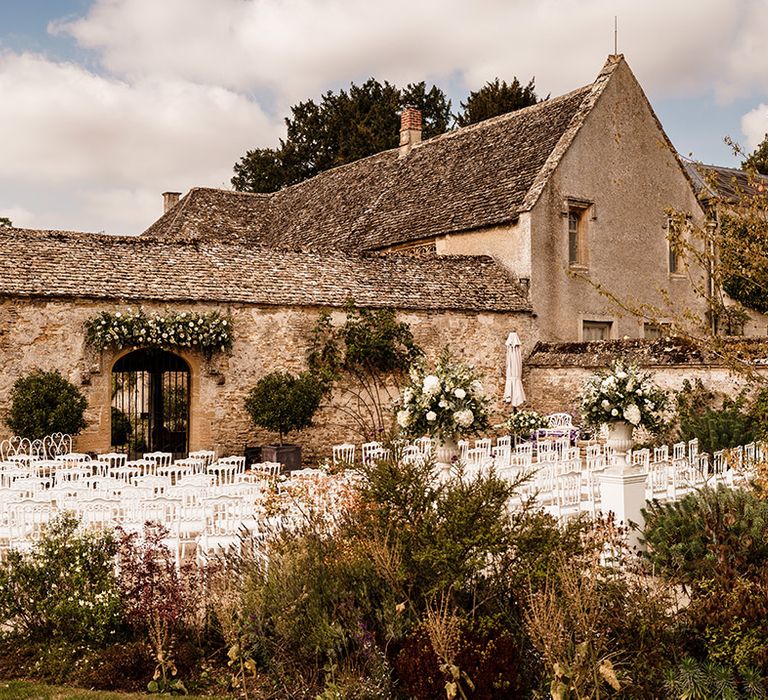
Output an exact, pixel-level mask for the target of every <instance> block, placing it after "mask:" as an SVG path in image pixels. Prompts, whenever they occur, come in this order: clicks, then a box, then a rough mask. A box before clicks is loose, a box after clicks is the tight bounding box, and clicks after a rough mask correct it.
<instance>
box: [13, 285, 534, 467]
mask: <svg viewBox="0 0 768 700" xmlns="http://www.w3.org/2000/svg"><path fill="white" fill-rule="evenodd" d="M127 308H128V307H127V305H125V304H120V303H119V302H113V301H103V300H100V301H95V300H85V299H74V300H62V299H58V300H36V299H29V300H19V299H14V300H11V299H6V300H4V301H3V302H2V303H0V350H1V351H2V358H3V371H2V374H0V406H7V405H8V394H9V391H10V389H11V387H12V385H13V382H14V381H15V380H16V379H17V378H18V377H20V376H22V375H24V374H26V373H27V372H29V371H31V370H32V369H35V368H40V369H44V370H52V369H58V370H60V371H61V373H62V374H63V375H64V376H65V377H66V378H67V379H69V380H70V381H72V382H74V383H75V384H76V385H78V386H80V387H81V389H82V391H83V393H84V394H85V396H86V397H87V399H88V410H87V413H86V419H87V421H88V427H87V428H86V429H85V430H84V431H83V433H82V434H81V435H80V436H79V437H78V438H77V443H76V444H77V449H78V450H80V451H85V452H89V451H93V452H106V451H109V449H110V444H109V443H110V406H111V404H112V395H111V391H112V382H111V372H112V367H113V366H114V364H115V362H116V361H117V360H118V359H119V358H120V357H122V356H123V355H125V354H127V353H128V352H130V349H126V350H121V351H117V352H115V351H111V350H105V351H103V352H98V351H96V350H94V349H93V348H91V347H89V346H88V345H87V344H86V342H85V330H84V324H85V322H86V321H87V320H88V319H89V318H92V317H93V316H95V315H96V314H98V313H100V312H102V311H110V312H114V311H118V310H122V311H125V310H127ZM133 308H134V309H135V308H136V306H135V305H134V306H133ZM142 308H143V309H144V310H145V311H146V312H147V313H149V314H151V313H153V312H158V313H161V314H162V313H165V312H167V311H168V310H177V311H182V310H185V311H190V312H197V313H206V312H208V311H212V310H218V311H220V312H222V313H223V314H225V315H227V316H228V317H230V318H231V320H232V324H233V328H234V334H235V336H234V344H233V349H232V353H231V355H225V354H218V355H214V357H213V358H212V359H211V360H210V361H206V360H205V359H204V358H203V357H202V355H200V354H199V353H196V352H189V351H186V350H180V351H177V354H178V355H179V356H181V357H182V358H183V359H184V360H185V361H186V362H187V363H188V365H189V367H190V370H191V384H190V435H189V444H190V449H192V450H196V449H215V450H217V452H218V453H219V454H239V453H242V449H243V447H244V445H246V444H256V445H258V444H265V443H268V442H270V441H274V439H275V436H274V435H269V434H268V433H266V432H264V431H263V430H259V429H257V428H256V427H255V426H253V424H252V423H251V420H250V418H249V417H248V415H247V414H246V412H245V409H244V399H245V396H246V394H247V393H248V391H249V390H250V388H251V387H252V386H253V385H254V384H255V383H256V382H257V381H258V379H260V378H261V377H262V376H264V375H265V374H267V373H268V372H271V371H275V370H280V371H290V372H294V373H295V372H300V371H302V370H303V369H305V368H306V353H307V349H308V345H309V337H310V333H311V330H312V329H313V327H314V326H315V324H316V322H317V319H318V316H319V314H320V312H321V310H322V308H321V307H317V306H301V307H267V306H255V305H240V304H231V305H227V306H221V305H213V304H205V303H202V304H184V305H181V304H165V303H158V302H147V303H144V304H142ZM325 310H331V311H332V318H335V319H336V320H340V319H341V318H342V317H343V312H342V311H341V310H339V309H335V310H333V309H329V308H328V307H325ZM399 318H400V319H401V320H403V321H406V322H407V323H408V324H409V325H410V326H411V329H412V330H413V333H414V336H415V338H416V341H417V342H418V343H419V344H421V345H423V346H424V347H425V348H427V349H428V350H429V353H430V355H431V356H434V355H435V354H436V352H437V351H439V349H440V348H441V347H443V346H445V345H448V346H450V347H451V349H452V350H453V351H454V352H455V353H456V354H457V356H459V357H462V358H463V359H465V360H466V361H468V362H470V363H473V364H474V365H476V367H477V368H478V370H479V371H480V372H481V373H482V375H483V376H484V377H485V378H486V384H487V386H486V389H487V392H488V394H489V395H490V396H491V397H493V399H494V400H495V410H496V411H497V413H498V415H501V414H502V413H503V412H504V411H505V409H504V407H503V405H502V404H501V398H502V394H503V388H504V352H505V346H504V341H505V339H506V336H507V334H508V333H509V331H511V330H515V329H516V330H517V331H518V332H519V333H521V335H523V336H525V337H526V338H535V331H534V329H533V321H532V319H531V317H530V315H529V314H526V313H514V312H510V313H498V312H496V313H494V312H470V311H464V312H459V311H443V312H440V311H432V312H426V311H404V312H401V313H400V314H399ZM528 349H530V348H528ZM7 434H8V430H7V428H5V427H4V428H3V435H4V436H5V435H7ZM291 437H292V438H295V439H296V440H297V441H298V442H300V443H301V444H302V445H304V446H305V448H306V452H307V454H308V455H309V456H312V457H322V456H327V455H328V454H329V452H330V446H331V445H333V444H335V443H339V442H343V441H345V440H348V439H356V440H358V441H359V436H355V435H351V434H349V432H348V431H345V430H344V429H343V428H342V426H341V424H340V422H339V417H338V415H337V412H336V411H335V410H334V405H333V397H331V401H330V402H329V403H328V405H326V406H324V407H323V408H322V409H321V411H320V412H319V414H318V416H317V418H316V425H315V426H314V427H313V428H310V429H308V430H307V431H305V432H304V433H301V434H298V435H293V436H291Z"/></svg>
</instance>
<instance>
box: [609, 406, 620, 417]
mask: <svg viewBox="0 0 768 700" xmlns="http://www.w3.org/2000/svg"><path fill="white" fill-rule="evenodd" d="M611 415H612V416H618V415H619V412H618V411H617V410H616V409H615V408H614V409H613V410H612V411H611Z"/></svg>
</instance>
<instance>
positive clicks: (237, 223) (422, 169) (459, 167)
mask: <svg viewBox="0 0 768 700" xmlns="http://www.w3.org/2000/svg"><path fill="white" fill-rule="evenodd" d="M621 60H623V59H622V58H621V57H610V58H609V60H608V61H607V63H606V64H605V66H604V68H603V70H602V71H601V72H600V74H599V75H598V77H597V80H596V81H595V82H594V83H593V84H591V85H588V86H586V87H583V88H581V89H578V90H575V91H573V92H570V93H568V94H567V95H563V96H561V97H556V98H553V99H550V100H547V101H545V102H541V103H539V104H536V105H533V106H531V107H527V108H525V109H521V110H518V111H516V112H512V113H510V114H505V115H502V116H500V117H495V118H493V119H488V120H486V121H483V122H480V123H478V124H474V125H472V126H468V127H465V128H462V129H457V130H456V131H453V132H450V133H447V134H443V135H441V136H437V137H435V138H432V139H429V140H427V141H424V142H423V143H420V144H417V145H416V146H414V147H413V149H412V150H411V152H410V153H409V154H408V155H407V156H406V157H404V158H401V157H400V156H399V151H398V149H393V150H389V151H384V152H382V153H378V154H376V155H374V156H371V157H369V158H364V159H362V160H359V161H356V162H354V163H350V164H348V165H344V166H341V167H339V168H334V169H333V170H329V171H327V172H324V173H321V174H320V175H317V176H316V177H314V178H312V179H310V180H307V181H305V182H302V183H299V184H297V185H293V186H292V187H288V188H285V189H283V190H281V191H279V192H276V193H274V194H271V195H248V194H235V193H232V192H226V191H223V190H207V189H206V190H203V189H195V190H191V191H190V192H189V193H188V194H187V195H186V196H185V197H184V198H182V200H181V201H180V202H179V204H177V205H176V207H174V209H172V210H171V211H170V212H169V213H167V214H165V215H164V216H163V217H162V218H161V219H160V220H158V221H157V222H156V223H155V224H153V225H152V226H151V227H150V228H149V229H148V230H147V231H146V232H145V234H144V235H147V236H156V237H170V238H183V237H186V236H192V237H195V236H197V237H200V238H205V239H214V238H218V239H222V238H223V239H224V240H237V241H241V240H242V241H250V242H257V243H263V244H264V245H268V246H273V247H283V248H288V249H295V248H302V249H312V250H318V251H320V250H330V249H343V250H348V251H354V252H359V251H364V250H376V249H382V248H386V247H388V246H392V245H397V244H401V243H404V242H410V241H415V240H421V239H428V238H430V237H434V236H436V235H439V234H444V233H450V232H458V231H466V230H471V229H476V228H482V227H488V226H494V225H499V224H503V223H506V222H510V221H513V220H515V219H516V218H517V216H518V215H519V214H520V213H521V212H523V211H527V210H529V209H530V208H531V207H533V205H534V204H535V203H536V200H537V199H538V197H539V195H540V194H541V191H542V190H543V188H544V185H545V184H546V182H547V179H548V177H549V175H550V174H551V173H552V171H553V170H554V169H555V167H556V166H557V163H558V162H559V160H560V158H561V157H562V155H563V153H564V152H565V151H566V149H567V148H568V146H569V145H570V143H571V141H572V140H573V138H574V137H575V135H576V133H577V131H578V130H579V128H580V127H581V125H582V124H583V122H584V119H585V118H586V117H587V115H588V114H589V112H590V110H591V109H592V107H593V106H594V104H595V103H596V101H597V99H598V98H599V96H600V95H601V94H602V92H603V90H604V89H605V86H606V85H607V83H608V81H609V80H610V77H611V75H612V74H613V72H614V71H615V69H616V66H618V65H619V63H620V62H621Z"/></svg>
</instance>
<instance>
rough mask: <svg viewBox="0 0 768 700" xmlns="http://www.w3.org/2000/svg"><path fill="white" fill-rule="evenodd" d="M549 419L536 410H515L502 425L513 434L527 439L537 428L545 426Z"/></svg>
mask: <svg viewBox="0 0 768 700" xmlns="http://www.w3.org/2000/svg"><path fill="white" fill-rule="evenodd" d="M548 425H549V420H548V419H547V417H546V416H542V415H541V414H540V413H537V412H536V411H528V410H526V411H515V413H513V414H512V415H511V416H510V417H509V418H507V420H506V422H504V423H502V426H503V427H504V428H506V429H507V430H509V432H510V433H512V434H513V435H517V437H519V438H523V439H524V440H527V439H528V438H530V437H531V435H533V433H535V432H536V431H537V430H538V429H539V428H546V427H547V426H548Z"/></svg>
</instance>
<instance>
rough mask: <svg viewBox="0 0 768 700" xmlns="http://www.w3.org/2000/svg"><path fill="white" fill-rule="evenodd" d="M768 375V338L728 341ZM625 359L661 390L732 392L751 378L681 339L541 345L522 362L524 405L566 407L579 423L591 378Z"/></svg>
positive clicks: (545, 410)
mask: <svg viewBox="0 0 768 700" xmlns="http://www.w3.org/2000/svg"><path fill="white" fill-rule="evenodd" d="M731 343H732V344H733V346H734V347H735V346H736V344H737V343H738V344H739V345H738V347H739V349H740V353H741V354H742V356H743V358H744V359H745V360H748V361H749V362H751V363H752V367H753V368H754V370H755V372H756V373H757V374H758V375H760V376H763V377H765V378H766V379H768V361H766V358H768V339H762V338H759V339H753V338H750V339H749V340H744V339H738V340H734V341H729V344H731ZM617 358H624V359H627V360H630V361H632V362H635V363H637V364H638V365H639V366H640V367H642V368H643V369H645V370H647V371H649V372H651V373H652V374H653V376H654V378H655V379H656V382H657V383H658V384H659V386H660V387H661V388H662V389H667V390H670V391H678V390H679V389H681V388H682V385H683V382H684V381H685V380H686V379H687V380H689V381H691V382H693V381H694V380H696V379H700V380H701V381H702V382H703V384H704V386H705V387H707V388H708V389H711V390H713V391H716V392H722V393H724V394H728V395H734V394H736V393H738V391H740V390H741V389H743V388H745V387H748V386H750V385H751V384H753V383H754V382H752V381H750V380H749V379H748V378H747V377H745V376H744V375H743V374H739V373H737V372H735V371H734V370H732V369H730V368H729V367H727V366H725V363H724V362H723V361H722V360H719V359H718V358H717V357H716V356H714V355H713V354H712V353H707V352H704V351H702V350H700V349H698V348H696V347H695V346H693V345H691V344H689V343H687V342H685V341H683V340H679V339H671V338H660V339H658V340H636V339H633V340H615V341H598V342H592V343H539V344H538V345H536V347H535V348H534V349H533V351H532V352H531V354H530V355H529V356H528V357H527V359H526V360H525V361H524V364H523V384H524V386H525V391H526V397H527V399H528V401H527V403H526V407H530V408H533V409H534V410H536V411H539V412H541V413H554V412H556V411H567V412H569V413H572V414H573V415H574V416H575V417H576V421H577V422H580V421H581V415H580V412H579V402H578V398H577V397H578V395H579V393H580V391H581V387H582V386H583V384H584V382H585V381H586V379H587V378H588V377H590V376H591V375H593V374H595V373H597V372H605V371H607V370H608V368H609V367H610V365H611V362H612V361H613V360H614V359H617Z"/></svg>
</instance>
